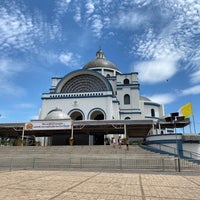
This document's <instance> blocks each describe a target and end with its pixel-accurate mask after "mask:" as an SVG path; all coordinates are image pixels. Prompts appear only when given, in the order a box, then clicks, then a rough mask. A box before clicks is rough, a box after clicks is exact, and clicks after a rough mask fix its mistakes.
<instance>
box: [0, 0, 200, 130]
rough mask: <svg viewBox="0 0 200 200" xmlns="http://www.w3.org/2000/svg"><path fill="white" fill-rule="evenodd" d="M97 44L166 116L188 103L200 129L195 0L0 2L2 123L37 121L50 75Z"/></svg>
mask: <svg viewBox="0 0 200 200" xmlns="http://www.w3.org/2000/svg"><path fill="white" fill-rule="evenodd" d="M99 47H101V48H102V50H103V51H104V53H105V56H106V58H107V59H108V60H110V61H112V62H113V63H114V64H116V65H117V66H118V68H119V70H120V71H121V72H122V73H129V72H139V81H140V84H141V90H140V92H141V95H142V96H146V97H149V98H150V99H152V100H153V101H156V102H159V103H162V104H164V105H165V113H166V114H168V113H171V112H176V111H178V110H179V108H180V107H181V106H182V105H184V104H186V103H188V102H192V104H193V112H194V119H195V125H196V129H197V132H200V99H199V97H200V1H199V0H167V1H166V0H122V1H119V0H9V1H8V0H0V115H1V117H0V122H16V121H29V120H30V119H35V118H37V116H38V113H39V110H40V107H41V95H42V93H45V92H49V88H50V86H51V77H53V76H59V77H63V76H64V75H66V74H67V73H69V72H71V71H72V70H76V69H81V68H82V67H83V65H84V64H85V63H87V62H88V61H90V60H92V59H94V58H95V54H96V51H97V50H98V49H99ZM191 120H192V117H191Z"/></svg>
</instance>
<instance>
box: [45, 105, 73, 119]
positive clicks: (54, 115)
mask: <svg viewBox="0 0 200 200" xmlns="http://www.w3.org/2000/svg"><path fill="white" fill-rule="evenodd" d="M45 119H70V117H69V116H68V115H67V114H66V113H64V112H62V110H61V109H59V108H56V109H54V110H51V111H50V112H49V113H48V114H47V116H46V117H45Z"/></svg>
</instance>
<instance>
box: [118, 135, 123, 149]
mask: <svg viewBox="0 0 200 200" xmlns="http://www.w3.org/2000/svg"><path fill="white" fill-rule="evenodd" d="M118 145H119V148H120V149H121V145H122V138H121V136H119V137H118Z"/></svg>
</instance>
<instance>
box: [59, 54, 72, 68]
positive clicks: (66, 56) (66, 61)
mask: <svg viewBox="0 0 200 200" xmlns="http://www.w3.org/2000/svg"><path fill="white" fill-rule="evenodd" d="M72 56H73V54H72V53H71V52H69V53H66V54H61V55H60V56H59V60H60V61H61V62H62V63H64V64H65V65H69V64H70V63H71V61H72Z"/></svg>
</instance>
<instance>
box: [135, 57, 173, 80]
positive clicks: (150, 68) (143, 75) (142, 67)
mask: <svg viewBox="0 0 200 200" xmlns="http://www.w3.org/2000/svg"><path fill="white" fill-rule="evenodd" d="M134 71H136V72H138V73H139V79H140V81H141V82H146V83H152V84H153V83H158V82H161V81H166V80H167V79H169V78H171V77H172V76H174V75H175V74H176V72H177V63H176V60H168V59H166V60H164V59H162V60H153V61H146V62H140V63H138V64H137V65H136V66H135V67H134Z"/></svg>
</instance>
